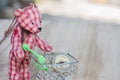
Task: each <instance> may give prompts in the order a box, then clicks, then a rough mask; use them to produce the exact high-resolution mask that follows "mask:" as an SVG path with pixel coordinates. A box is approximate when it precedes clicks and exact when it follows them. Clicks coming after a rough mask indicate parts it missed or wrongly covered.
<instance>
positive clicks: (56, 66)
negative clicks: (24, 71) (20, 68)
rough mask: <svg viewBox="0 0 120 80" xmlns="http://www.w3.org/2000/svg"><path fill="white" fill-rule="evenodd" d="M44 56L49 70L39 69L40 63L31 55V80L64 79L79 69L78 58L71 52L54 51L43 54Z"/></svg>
mask: <svg viewBox="0 0 120 80" xmlns="http://www.w3.org/2000/svg"><path fill="white" fill-rule="evenodd" d="M43 56H44V57H45V58H46V63H45V64H46V66H47V67H48V70H41V69H39V68H38V66H36V64H40V63H38V61H37V59H36V58H35V57H33V55H31V57H32V61H31V62H32V63H31V65H30V66H31V75H32V77H31V80H64V79H65V77H67V76H69V75H72V74H74V73H75V72H76V71H77V63H78V60H77V59H76V58H75V57H73V56H72V55H70V54H69V53H61V52H52V53H46V54H43ZM40 65H41V64H40ZM40 67H43V65H41V66H40Z"/></svg>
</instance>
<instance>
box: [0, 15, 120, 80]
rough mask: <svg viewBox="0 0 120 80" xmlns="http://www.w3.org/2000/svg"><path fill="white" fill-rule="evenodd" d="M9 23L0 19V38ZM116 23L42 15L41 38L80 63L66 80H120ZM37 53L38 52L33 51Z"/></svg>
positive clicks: (2, 51) (4, 61)
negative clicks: (74, 72)
mask: <svg viewBox="0 0 120 80" xmlns="http://www.w3.org/2000/svg"><path fill="white" fill-rule="evenodd" d="M10 22H11V20H0V23H1V24H0V33H1V35H0V39H2V37H3V34H4V31H5V30H6V29H7V28H8V26H9V24H10ZM119 26H120V24H115V23H105V22H100V21H94V20H84V19H80V18H78V19H76V18H67V17H62V16H49V15H44V16H43V30H42V32H41V33H40V34H39V36H41V37H43V39H44V40H46V41H47V42H48V43H49V44H51V45H52V46H53V48H54V51H61V52H69V53H70V54H71V55H73V56H74V57H76V58H77V59H78V60H79V61H80V62H79V64H78V71H77V73H76V74H74V75H72V76H70V77H68V78H66V80H119V79H120V76H119V75H120V70H119V68H120V62H119V60H120V54H119V52H120V49H119V47H120V27H119ZM10 48H11V46H10V37H8V38H7V39H6V40H5V41H4V42H3V43H2V45H0V80H8V76H7V72H8V55H9V50H10ZM36 50H37V51H38V52H39V51H40V49H38V48H37V49H36Z"/></svg>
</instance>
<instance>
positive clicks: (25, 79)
mask: <svg viewBox="0 0 120 80" xmlns="http://www.w3.org/2000/svg"><path fill="white" fill-rule="evenodd" d="M15 16H16V17H17V20H18V25H17V26H16V27H15V29H14V31H13V34H12V37H11V43H12V49H11V51H10V55H9V80H30V77H31V75H30V72H29V65H30V58H29V54H30V53H29V52H25V51H24V50H23V49H22V44H23V43H26V44H28V45H29V46H30V48H31V49H34V48H35V46H38V47H39V48H40V49H41V50H43V51H45V52H50V51H52V47H51V46H50V45H48V44H47V43H46V42H45V41H44V40H42V39H41V38H39V37H38V36H37V35H36V33H37V32H39V29H38V28H39V27H41V16H40V13H39V11H38V8H37V7H36V6H35V5H34V4H30V5H29V6H28V7H25V8H24V9H18V10H16V11H15ZM23 29H25V30H27V31H29V32H30V33H29V34H28V35H27V37H26V38H25V39H24V40H23V42H22V41H21V38H22V30H23Z"/></svg>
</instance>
